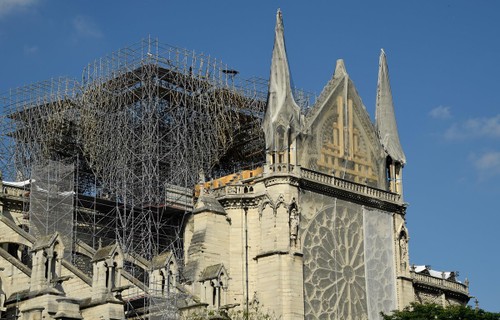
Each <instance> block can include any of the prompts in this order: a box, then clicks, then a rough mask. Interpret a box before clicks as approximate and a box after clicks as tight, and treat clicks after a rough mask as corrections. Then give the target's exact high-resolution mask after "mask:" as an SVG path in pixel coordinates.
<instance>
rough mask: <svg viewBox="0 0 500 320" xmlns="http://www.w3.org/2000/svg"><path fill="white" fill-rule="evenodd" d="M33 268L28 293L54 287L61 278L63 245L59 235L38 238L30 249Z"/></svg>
mask: <svg viewBox="0 0 500 320" xmlns="http://www.w3.org/2000/svg"><path fill="white" fill-rule="evenodd" d="M31 252H32V259H33V268H32V274H31V285H30V292H39V291H42V290H47V289H50V288H54V287H56V285H57V284H58V283H59V280H60V276H61V261H62V259H63V255H64V245H63V243H62V240H61V236H60V235H59V233H57V232H56V233H54V234H52V235H48V236H44V237H41V238H39V239H38V240H37V241H36V242H35V244H34V245H33V248H32V249H31Z"/></svg>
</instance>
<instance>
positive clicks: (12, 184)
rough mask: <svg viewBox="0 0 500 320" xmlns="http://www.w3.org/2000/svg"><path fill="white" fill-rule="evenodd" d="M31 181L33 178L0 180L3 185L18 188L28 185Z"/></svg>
mask: <svg viewBox="0 0 500 320" xmlns="http://www.w3.org/2000/svg"><path fill="white" fill-rule="evenodd" d="M32 182H35V181H34V180H32V179H30V180H24V181H15V182H13V181H2V184H3V185H4V186H7V187H18V188H22V187H25V186H27V185H29V184H30V183H32Z"/></svg>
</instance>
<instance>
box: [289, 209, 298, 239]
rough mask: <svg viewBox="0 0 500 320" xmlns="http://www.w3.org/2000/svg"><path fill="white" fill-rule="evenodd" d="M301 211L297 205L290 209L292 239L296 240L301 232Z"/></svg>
mask: <svg viewBox="0 0 500 320" xmlns="http://www.w3.org/2000/svg"><path fill="white" fill-rule="evenodd" d="M299 222H300V217H299V212H298V211H297V208H296V207H292V209H291V210H290V239H291V240H296V239H297V235H298V232H299Z"/></svg>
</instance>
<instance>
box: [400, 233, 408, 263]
mask: <svg viewBox="0 0 500 320" xmlns="http://www.w3.org/2000/svg"><path fill="white" fill-rule="evenodd" d="M399 251H400V258H401V266H402V268H403V269H406V261H407V260H408V240H407V239H406V235H405V234H402V235H401V237H400V238H399Z"/></svg>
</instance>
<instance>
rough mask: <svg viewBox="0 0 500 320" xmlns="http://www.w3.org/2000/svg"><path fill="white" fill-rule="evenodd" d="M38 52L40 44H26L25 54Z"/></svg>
mask: <svg viewBox="0 0 500 320" xmlns="http://www.w3.org/2000/svg"><path fill="white" fill-rule="evenodd" d="M37 52H38V46H28V45H25V46H24V54H25V55H32V54H36V53H37Z"/></svg>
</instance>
